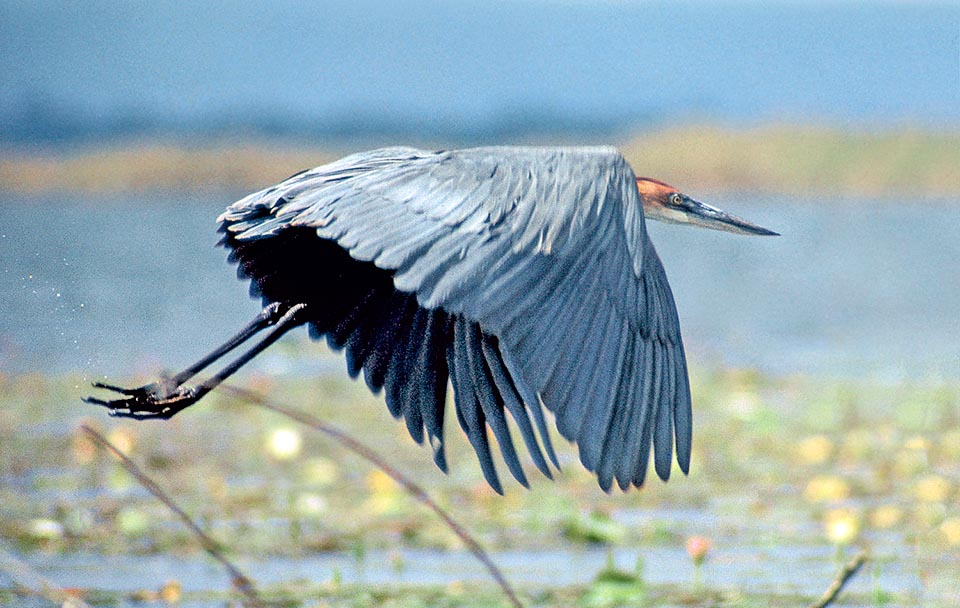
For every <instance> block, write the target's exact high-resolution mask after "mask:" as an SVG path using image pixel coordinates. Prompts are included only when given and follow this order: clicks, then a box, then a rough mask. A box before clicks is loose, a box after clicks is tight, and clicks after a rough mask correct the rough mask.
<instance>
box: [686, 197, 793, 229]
mask: <svg viewBox="0 0 960 608" xmlns="http://www.w3.org/2000/svg"><path fill="white" fill-rule="evenodd" d="M670 211H671V213H669V216H672V217H669V218H667V221H675V222H678V223H683V224H693V225H694V226H702V227H704V228H711V229H713V230H725V231H727V232H736V233H738V234H760V235H765V236H780V234H779V233H778V232H774V231H773V230H767V229H766V228H763V227H761V226H757V225H756V224H753V223H751V222H748V221H747V220H744V219H740V218H739V217H737V216H735V215H730V214H729V213H727V212H725V211H721V210H720V209H717V208H716V207H711V206H710V205H705V204H704V203H701V202H700V201H695V200H693V199H692V198H690V197H688V196H684V197H683V199H682V200H681V202H680V204H679V205H677V206H673V207H671V208H670Z"/></svg>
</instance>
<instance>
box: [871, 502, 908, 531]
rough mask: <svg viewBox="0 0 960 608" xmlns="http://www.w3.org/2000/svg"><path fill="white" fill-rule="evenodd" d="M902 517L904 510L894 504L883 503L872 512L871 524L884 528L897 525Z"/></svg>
mask: <svg viewBox="0 0 960 608" xmlns="http://www.w3.org/2000/svg"><path fill="white" fill-rule="evenodd" d="M902 519H903V511H902V510H901V509H900V508H899V507H896V506H894V505H882V506H879V507H877V508H876V509H874V510H873V511H872V512H871V513H870V525H871V526H873V527H874V528H880V529H882V530H886V529H888V528H892V527H894V526H896V525H897V524H899V523H900V521H901V520H902Z"/></svg>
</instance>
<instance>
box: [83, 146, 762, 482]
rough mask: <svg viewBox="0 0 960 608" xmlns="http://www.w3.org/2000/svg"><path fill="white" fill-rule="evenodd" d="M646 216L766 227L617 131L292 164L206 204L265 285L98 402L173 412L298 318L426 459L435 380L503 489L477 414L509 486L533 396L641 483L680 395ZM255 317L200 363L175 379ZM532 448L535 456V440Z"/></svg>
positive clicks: (667, 440) (665, 462)
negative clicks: (651, 168) (215, 337)
mask: <svg viewBox="0 0 960 608" xmlns="http://www.w3.org/2000/svg"><path fill="white" fill-rule="evenodd" d="M644 217H647V218H649V219H656V220H660V221H665V222H672V223H685V224H693V225H697V226H703V227H706V228H714V229H718V230H726V231H729V232H737V233H742V234H759V235H773V234H776V233H775V232H772V231H770V230H767V229H765V228H761V227H760V226H757V225H755V224H751V223H750V222H747V221H745V220H742V219H740V218H737V217H734V216H732V215H729V214H727V213H724V212H723V211H721V210H719V209H715V208H713V207H710V206H708V205H705V204H703V203H700V202H697V201H695V200H693V199H692V198H690V197H688V196H686V195H685V194H682V193H681V192H679V191H677V190H676V189H675V188H673V187H672V186H669V185H667V184H665V183H663V182H661V181H658V180H655V179H649V178H642V177H641V178H638V177H636V176H635V175H634V172H633V170H632V169H631V168H630V165H629V164H628V163H627V161H626V160H625V159H624V158H623V156H622V155H621V154H620V153H619V152H618V151H617V150H616V149H614V148H610V147H591V148H523V147H488V148H475V149H467V150H443V151H436V152H430V151H422V150H417V149H413V148H401V147H396V148H385V149H380V150H373V151H369V152H361V153H359V154H354V155H352V156H348V157H346V158H343V159H341V160H339V161H336V162H333V163H331V164H328V165H323V166H321V167H317V168H315V169H310V170H307V171H303V172H301V173H298V174H296V175H293V176H292V177H290V178H288V179H287V180H285V181H283V182H281V183H280V184H278V185H276V186H272V187H270V188H267V189H265V190H261V191H260V192H256V193H254V194H251V195H249V196H247V197H245V198H243V199H241V200H240V201H238V202H236V203H234V204H232V205H230V206H229V207H228V208H227V210H226V211H225V212H224V213H223V214H222V215H221V216H220V218H219V219H218V221H219V222H220V232H222V233H223V240H222V241H221V244H223V245H224V246H225V247H226V248H227V249H228V250H229V252H230V254H229V259H230V261H231V262H234V263H236V264H237V265H238V268H237V273H238V275H239V276H240V277H242V278H248V279H249V280H250V292H251V294H252V295H254V296H259V297H260V298H261V299H262V301H263V304H264V308H263V310H262V311H261V312H260V314H258V315H257V316H256V318H255V319H254V320H253V321H252V322H251V323H250V324H249V325H248V326H246V327H245V328H244V329H242V330H241V331H240V332H239V333H238V334H237V335H236V336H234V337H233V338H231V339H230V340H229V341H227V342H226V343H225V344H223V345H222V346H220V347H219V348H217V349H216V350H214V351H213V352H212V353H210V354H209V355H207V356H206V357H204V358H203V359H201V360H200V361H198V362H197V363H195V364H194V365H192V366H190V367H189V368H187V369H185V370H184V371H182V372H180V373H178V374H176V375H174V376H171V377H168V378H163V379H160V380H158V381H157V382H154V383H151V384H147V385H145V386H142V387H139V388H133V389H128V388H122V387H118V386H112V385H108V384H104V383H99V382H98V383H95V384H94V386H95V387H97V388H101V389H107V390H110V391H114V392H116V393H119V394H120V395H121V396H120V397H118V398H116V399H112V400H103V399H100V398H96V397H87V398H86V399H85V400H86V401H87V402H90V403H94V404H97V405H102V406H106V407H107V408H109V409H110V413H111V414H113V415H116V416H123V417H129V418H136V419H146V418H170V417H171V416H173V415H175V414H177V413H178V412H180V411H182V410H184V409H185V408H187V407H189V406H191V405H192V404H194V403H196V402H197V401H198V400H200V399H201V398H203V396H204V395H206V394H207V393H209V392H210V391H211V390H213V389H214V388H215V387H216V386H217V385H219V384H220V383H221V382H222V381H223V380H225V379H226V378H228V377H229V376H230V375H232V374H233V373H234V372H236V371H237V370H238V369H240V368H241V367H242V366H243V365H244V364H245V363H247V362H248V361H250V360H251V359H252V358H253V357H255V356H256V355H257V354H259V353H260V352H262V351H263V350H264V349H266V348H267V347H269V346H270V345H271V344H273V343H274V342H276V341H277V339H278V338H280V337H281V336H282V335H283V334H285V333H286V332H288V331H289V330H291V329H293V328H294V327H298V326H300V325H307V326H308V328H309V331H310V335H311V336H312V337H313V338H315V339H320V338H325V339H326V341H327V343H328V344H329V345H330V346H331V347H332V348H333V349H335V350H343V351H345V355H346V361H347V370H348V372H349V374H350V375H351V376H352V377H356V376H357V375H359V374H360V372H361V371H362V372H363V375H364V379H365V380H366V383H367V385H368V386H369V387H370V389H371V390H372V391H374V392H375V393H377V392H379V391H381V390H382V391H383V392H384V394H385V400H386V404H387V407H388V408H389V410H390V413H391V414H393V416H395V417H397V418H400V417H402V418H403V419H404V420H405V421H406V426H407V429H408V430H409V432H410V435H411V436H412V437H413V438H414V439H415V440H416V441H417V442H418V443H422V442H423V441H424V439H426V440H427V441H429V443H430V445H431V447H432V448H433V453H434V460H435V462H436V464H437V466H438V467H439V468H440V469H441V470H444V471H446V466H447V465H446V459H445V456H444V449H443V438H444V434H443V433H444V417H445V412H446V396H447V386H448V382H449V384H450V385H451V386H452V388H453V396H454V410H455V411H456V416H457V420H458V422H459V424H460V427H461V428H462V429H463V431H464V433H465V434H466V436H467V438H468V439H469V441H470V444H471V445H472V447H473V449H474V450H475V451H476V454H477V457H478V459H479V461H480V466H481V469H482V471H483V474H484V476H485V478H486V480H487V482H488V483H489V484H490V486H491V487H492V488H493V489H495V490H496V491H497V492H501V493H502V487H501V484H500V480H499V478H498V475H497V471H496V468H495V466H494V462H493V457H492V455H491V446H490V441H489V437H488V429H489V431H492V433H493V436H494V437H495V439H496V444H497V445H498V446H499V449H500V452H501V454H502V456H503V461H504V463H505V464H506V467H507V469H508V470H509V471H510V473H511V474H512V475H513V477H514V478H516V479H517V481H519V482H520V483H521V484H523V485H524V486H526V485H527V478H526V475H525V473H524V470H523V467H522V466H521V463H520V460H519V458H518V456H517V450H516V448H515V446H514V442H513V438H512V437H511V432H510V428H509V425H508V423H507V414H508V413H509V416H510V418H512V419H513V423H514V425H515V426H516V429H517V431H518V432H519V433H518V434H519V437H520V438H521V439H522V441H523V443H524V444H525V445H526V448H527V451H528V452H529V453H530V457H531V458H532V460H533V463H534V464H535V465H536V467H537V468H538V469H539V470H540V471H542V472H543V474H544V475H546V476H547V477H551V469H550V465H549V464H548V462H547V460H548V459H549V460H550V462H551V463H552V464H553V466H554V467H559V465H558V461H557V457H556V455H555V453H554V450H553V447H552V444H551V440H550V434H549V432H548V429H547V424H546V421H545V417H544V411H543V408H544V407H546V408H547V410H549V411H551V412H552V413H553V414H554V417H555V420H556V426H557V430H558V431H559V432H560V434H561V435H562V436H563V437H565V438H566V439H568V440H569V441H572V442H574V443H576V444H577V446H578V447H579V453H580V460H581V462H582V463H583V466H585V467H586V468H587V469H588V470H590V471H593V472H595V473H596V475H597V478H598V480H599V484H600V486H601V487H602V488H603V489H604V490H605V491H609V490H610V488H611V487H612V485H613V482H614V481H616V483H617V484H618V485H619V487H620V488H621V489H623V490H626V489H628V488H629V487H630V486H631V485H632V486H637V487H639V486H641V485H642V484H643V483H644V479H645V477H646V473H647V465H648V461H649V460H650V453H651V451H652V452H653V462H654V468H655V470H656V472H657V475H658V476H659V477H660V478H661V479H663V480H666V479H668V477H669V475H670V469H671V467H672V462H673V452H674V449H675V450H676V458H677V463H678V465H679V467H680V470H682V471H683V472H684V473H687V472H688V470H689V465H690V445H691V432H692V428H691V427H692V425H691V410H690V388H689V381H688V378H687V365H686V360H685V357H684V352H683V344H682V342H681V339H680V323H679V321H678V319H677V309H676V306H675V304H674V301H673V295H672V294H671V291H670V286H669V285H668V284H667V277H666V275H665V274H664V270H663V266H662V265H661V263H660V259H659V258H658V257H657V253H656V251H654V248H653V244H652V243H651V242H650V238H649V237H648V235H647V230H646V227H645V225H644ZM261 331H266V333H265V336H264V337H263V338H262V339H261V340H260V341H259V342H256V343H255V344H254V345H253V346H252V347H250V348H249V349H248V350H246V351H245V352H243V353H242V354H241V355H239V356H237V358H236V359H234V360H233V361H231V362H230V363H228V364H227V365H226V366H225V367H223V369H221V370H220V371H218V372H216V373H215V374H214V375H212V376H211V377H210V378H209V379H207V380H205V381H202V382H199V383H197V384H187V382H188V381H189V380H190V379H191V378H193V377H194V376H195V375H196V374H197V373H198V372H200V371H201V370H203V369H205V368H206V367H208V366H209V365H210V364H212V363H213V362H215V361H216V360H218V359H220V358H222V357H224V356H225V355H226V354H228V353H230V352H231V351H233V350H234V349H236V348H238V347H239V346H240V345H241V344H243V343H245V342H247V341H248V340H250V339H251V338H253V337H254V335H255V334H258V333H260V332H261ZM545 455H546V456H545Z"/></svg>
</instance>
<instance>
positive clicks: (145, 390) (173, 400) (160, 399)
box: [83, 379, 201, 420]
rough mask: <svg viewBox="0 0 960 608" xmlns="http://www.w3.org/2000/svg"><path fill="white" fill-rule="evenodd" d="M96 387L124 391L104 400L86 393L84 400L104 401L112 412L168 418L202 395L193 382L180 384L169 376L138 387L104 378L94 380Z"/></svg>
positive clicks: (139, 417) (101, 402)
mask: <svg viewBox="0 0 960 608" xmlns="http://www.w3.org/2000/svg"><path fill="white" fill-rule="evenodd" d="M93 387H94V388H102V389H105V390H108V391H113V392H115V393H120V394H121V395H124V396H123V397H120V398H118V399H109V400H104V399H100V398H98V397H84V398H83V401H84V402H86V403H92V404H94V405H100V406H103V407H105V408H107V409H108V410H110V415H111V416H119V417H121V418H134V419H136V420H148V419H151V418H160V419H163V420H166V419H168V418H171V417H173V415H174V414H176V413H177V412H179V411H181V410H183V409H186V408H188V407H190V406H191V405H193V404H194V403H196V402H197V400H198V399H200V397H201V395H200V394H199V393H198V391H197V389H196V388H194V387H192V386H185V385H179V386H178V385H176V384H174V383H173V381H171V380H169V379H161V380H158V381H157V382H151V383H150V384H145V385H143V386H140V387H137V388H124V387H122V386H114V385H112V384H106V383H104V382H94V383H93Z"/></svg>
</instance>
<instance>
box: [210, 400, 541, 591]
mask: <svg viewBox="0 0 960 608" xmlns="http://www.w3.org/2000/svg"><path fill="white" fill-rule="evenodd" d="M221 390H226V391H228V392H230V393H232V394H234V395H236V396H237V397H239V398H240V399H243V400H244V401H247V402H249V403H252V404H255V405H259V406H260V407H263V408H265V409H268V410H270V411H273V412H276V413H278V414H282V415H284V416H286V417H287V418H290V419H292V420H296V421H297V422H299V423H301V424H304V425H306V426H308V427H310V428H312V429H314V430H317V431H320V432H321V433H324V434H326V435H328V436H330V437H332V438H333V439H335V440H336V441H337V442H339V443H340V444H341V445H343V446H344V447H346V448H347V449H349V450H351V451H352V452H354V453H355V454H357V455H359V456H361V457H362V458H364V459H365V460H367V461H368V462H370V463H372V464H373V465H374V466H375V467H377V468H378V469H380V470H381V471H383V472H384V473H386V474H387V475H389V476H390V478H391V479H393V480H394V481H396V482H397V483H398V484H400V485H401V486H403V488H404V489H405V490H406V491H407V492H409V493H410V494H411V495H412V496H413V497H414V498H416V499H417V500H419V501H420V502H421V503H423V504H424V505H426V506H427V507H428V508H429V509H430V510H431V511H433V512H434V513H436V514H437V516H438V517H440V519H442V520H443V521H444V523H446V525H447V526H448V527H449V528H450V529H451V530H452V531H453V533H454V534H456V535H457V536H458V537H460V540H462V541H463V543H464V545H466V547H467V548H468V549H469V550H470V552H471V553H473V555H474V556H475V557H476V558H477V559H478V560H480V562H481V563H482V564H483V565H484V566H485V567H486V568H487V570H488V571H489V572H490V575H491V576H492V577H493V579H494V580H495V581H496V582H497V584H498V585H500V588H501V589H503V592H504V594H506V596H507V597H508V598H509V599H510V603H511V604H512V605H513V606H515V607H516V608H523V604H522V603H521V602H520V600H519V598H517V595H516V593H514V591H513V588H511V587H510V584H509V583H508V582H507V579H506V578H505V577H504V576H503V573H501V572H500V569H499V568H497V566H496V564H494V563H493V560H491V559H490V556H489V555H487V552H486V551H484V549H483V547H481V546H480V543H479V542H477V541H476V540H475V539H474V538H473V537H472V536H471V535H470V533H469V532H467V531H466V529H464V528H463V526H461V525H460V524H458V523H457V522H456V521H455V520H454V519H453V518H452V517H451V516H450V515H449V514H448V513H447V512H446V511H444V510H443V509H442V508H441V507H440V505H438V504H437V503H436V502H435V501H434V500H433V499H432V498H430V495H429V494H427V492H426V490H424V489H423V488H421V487H420V486H419V485H417V484H416V483H415V482H414V481H412V480H411V479H409V478H408V477H406V476H405V475H404V474H403V473H401V472H400V471H398V470H397V469H395V468H393V467H392V466H390V465H389V464H387V462H386V461H385V460H384V459H383V458H382V457H381V456H380V455H379V454H377V453H376V452H375V451H373V450H372V449H371V448H369V447H367V446H366V445H365V444H363V443H361V442H359V441H357V440H356V439H354V438H353V437H351V436H350V435H348V434H346V433H345V432H344V431H342V430H340V429H338V428H336V427H334V426H331V425H329V424H327V423H325V422H323V421H322V420H320V419H319V418H316V417H314V416H311V415H310V414H307V413H304V412H300V411H297V410H293V409H289V408H286V407H284V406H281V405H278V404H276V403H274V402H272V401H269V400H267V399H265V398H264V397H262V396H260V395H258V394H256V393H253V392H251V391H248V390H244V389H241V388H237V387H234V386H221Z"/></svg>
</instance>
